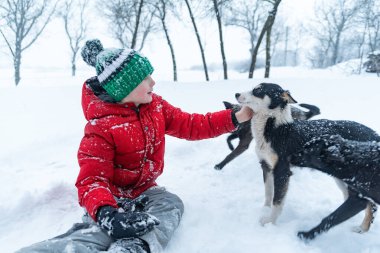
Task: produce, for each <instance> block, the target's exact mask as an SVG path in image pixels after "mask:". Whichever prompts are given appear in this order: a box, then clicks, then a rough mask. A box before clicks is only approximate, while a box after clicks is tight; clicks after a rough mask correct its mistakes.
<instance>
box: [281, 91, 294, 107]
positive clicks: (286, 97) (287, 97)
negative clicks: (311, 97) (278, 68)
mask: <svg viewBox="0 0 380 253" xmlns="http://www.w3.org/2000/svg"><path fill="white" fill-rule="evenodd" d="M281 97H282V99H283V100H284V101H286V102H287V103H289V104H297V101H296V100H295V99H294V98H293V97H292V96H291V95H290V92H289V91H288V90H286V91H284V92H283V93H282V95H281Z"/></svg>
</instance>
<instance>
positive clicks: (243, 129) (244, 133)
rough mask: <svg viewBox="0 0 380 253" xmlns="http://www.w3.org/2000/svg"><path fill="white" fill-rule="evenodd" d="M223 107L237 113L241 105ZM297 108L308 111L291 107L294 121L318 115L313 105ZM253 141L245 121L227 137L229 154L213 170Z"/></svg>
mask: <svg viewBox="0 0 380 253" xmlns="http://www.w3.org/2000/svg"><path fill="white" fill-rule="evenodd" d="M223 103H224V106H225V107H226V109H232V110H233V111H235V112H237V111H239V110H240V109H241V105H239V104H231V103H229V102H226V101H223ZM299 106H301V107H303V108H306V109H308V111H303V110H301V109H299V108H297V107H294V106H291V107H290V111H291V114H292V117H293V118H294V119H299V120H308V119H310V118H311V117H314V116H315V115H318V114H320V113H321V112H320V110H319V108H318V107H316V106H314V105H309V104H299ZM237 138H239V143H238V145H237V146H236V148H234V146H233V145H232V140H234V139H237ZM252 140H253V136H252V131H251V121H246V122H243V123H241V124H240V125H239V126H238V127H237V129H236V130H235V131H234V132H232V133H231V134H230V135H229V136H228V137H227V145H228V147H229V148H230V150H231V153H230V154H228V155H227V156H226V158H224V159H223V161H221V162H220V163H218V164H216V165H215V166H214V168H215V169H216V170H221V169H223V167H224V166H226V165H227V163H229V162H231V161H232V160H233V159H235V158H236V157H238V156H239V155H241V154H242V153H243V152H244V151H246V150H247V149H248V148H249V145H250V144H251V142H252Z"/></svg>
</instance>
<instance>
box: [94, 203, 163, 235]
mask: <svg viewBox="0 0 380 253" xmlns="http://www.w3.org/2000/svg"><path fill="white" fill-rule="evenodd" d="M96 218H97V223H98V225H99V226H100V227H101V228H103V229H105V230H107V231H108V233H109V235H110V236H111V237H112V238H114V239H120V238H129V237H139V236H142V235H145V234H146V233H148V232H150V231H152V230H153V228H154V227H155V226H157V225H158V224H160V221H159V220H158V219H157V218H156V217H154V216H153V215H150V214H148V213H145V212H133V211H127V212H119V211H118V209H117V208H114V207H112V206H102V207H100V208H99V211H98V214H97V216H96Z"/></svg>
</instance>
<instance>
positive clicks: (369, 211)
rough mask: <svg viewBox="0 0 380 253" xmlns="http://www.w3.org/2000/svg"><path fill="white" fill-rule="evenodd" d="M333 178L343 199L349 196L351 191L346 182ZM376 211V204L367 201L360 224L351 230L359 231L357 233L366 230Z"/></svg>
mask: <svg viewBox="0 0 380 253" xmlns="http://www.w3.org/2000/svg"><path fill="white" fill-rule="evenodd" d="M334 179H335V182H336V184H337V185H338V187H339V189H340V190H341V191H342V193H343V197H344V200H347V199H348V197H349V194H352V192H350V191H349V190H348V188H347V184H346V183H344V182H343V181H342V180H340V179H337V178H334ZM354 194H356V193H354ZM376 211H377V206H376V204H374V203H372V202H370V201H368V204H367V207H366V209H365V216H364V219H363V222H362V224H361V225H360V226H355V227H353V228H352V231H353V232H356V233H359V234H362V233H365V232H367V231H368V230H369V228H370V226H371V224H372V223H373V221H374V219H375V214H376Z"/></svg>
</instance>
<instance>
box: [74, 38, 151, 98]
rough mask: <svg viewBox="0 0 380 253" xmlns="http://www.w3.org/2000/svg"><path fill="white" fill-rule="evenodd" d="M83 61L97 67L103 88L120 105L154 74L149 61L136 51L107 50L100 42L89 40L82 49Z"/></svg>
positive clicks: (126, 49)
mask: <svg viewBox="0 0 380 253" xmlns="http://www.w3.org/2000/svg"><path fill="white" fill-rule="evenodd" d="M81 55H82V58H83V60H84V61H85V62H86V63H87V64H89V65H91V66H93V67H95V69H96V74H97V77H98V81H99V83H100V86H101V88H102V89H104V91H105V92H106V93H107V94H108V95H109V96H110V97H111V98H112V99H113V100H114V101H116V102H120V101H121V100H122V99H123V98H125V97H126V96H128V94H129V93H131V92H132V91H133V90H134V89H135V88H136V87H137V86H138V85H139V84H140V83H141V82H142V81H143V80H144V79H145V78H146V77H147V76H149V75H151V74H152V73H153V67H152V65H151V64H150V62H149V60H148V58H146V57H144V56H142V55H141V54H140V53H139V52H137V51H135V50H133V49H128V48H124V49H116V48H107V49H104V48H103V45H102V43H101V42H100V40H98V39H95V40H89V41H87V42H86V44H85V46H84V47H83V48H82V52H81Z"/></svg>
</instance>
